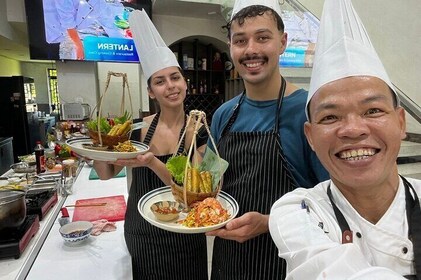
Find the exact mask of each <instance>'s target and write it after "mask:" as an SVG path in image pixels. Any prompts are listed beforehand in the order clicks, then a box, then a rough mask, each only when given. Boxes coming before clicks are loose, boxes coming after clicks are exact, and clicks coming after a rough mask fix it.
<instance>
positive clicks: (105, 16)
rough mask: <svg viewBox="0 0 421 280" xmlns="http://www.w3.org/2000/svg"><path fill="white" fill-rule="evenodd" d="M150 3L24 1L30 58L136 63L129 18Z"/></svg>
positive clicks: (149, 10) (135, 0) (147, 8)
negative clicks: (135, 11)
mask: <svg viewBox="0 0 421 280" xmlns="http://www.w3.org/2000/svg"><path fill="white" fill-rule="evenodd" d="M140 9H144V10H145V11H146V12H147V13H148V15H149V17H151V14H152V4H151V1H150V0H25V10H26V16H27V23H28V37H29V51H30V57H31V59H38V60H82V61H109V62H138V61H139V57H138V55H137V52H136V48H135V45H134V42H133V39H132V34H131V31H130V26H129V21H128V18H129V15H130V13H131V12H132V11H133V10H140Z"/></svg>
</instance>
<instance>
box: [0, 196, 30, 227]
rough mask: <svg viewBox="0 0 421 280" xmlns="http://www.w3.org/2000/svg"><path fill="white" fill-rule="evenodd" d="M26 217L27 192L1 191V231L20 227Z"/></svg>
mask: <svg viewBox="0 0 421 280" xmlns="http://www.w3.org/2000/svg"><path fill="white" fill-rule="evenodd" d="M25 217H26V203H25V191H23V190H2V191H0V230H2V229H3V228H15V227H18V226H20V225H21V224H22V223H23V221H24V220H25Z"/></svg>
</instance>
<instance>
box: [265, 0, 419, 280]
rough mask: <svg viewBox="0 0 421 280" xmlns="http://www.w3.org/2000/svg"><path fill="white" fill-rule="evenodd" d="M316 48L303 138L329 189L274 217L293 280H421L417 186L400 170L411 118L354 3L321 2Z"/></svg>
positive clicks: (306, 192)
mask: <svg viewBox="0 0 421 280" xmlns="http://www.w3.org/2000/svg"><path fill="white" fill-rule="evenodd" d="M317 44H318V45H317V47H316V54H315V60H314V68H313V73H312V77H311V83H310V90H309V98H308V101H307V108H306V113H307V116H308V122H307V123H306V124H305V134H306V136H307V139H308V141H309V143H310V145H311V147H312V148H313V150H314V151H315V152H316V154H317V156H318V157H319V158H320V160H321V162H322V163H323V165H324V166H325V167H326V169H327V170H328V171H329V174H330V177H331V180H328V181H325V182H322V183H320V184H318V185H316V186H315V187H314V188H313V189H297V190H295V191H293V192H291V193H289V194H287V195H285V196H283V197H282V198H281V199H279V200H278V201H277V202H276V203H275V204H274V206H273V207H272V210H271V214H270V219H269V225H270V233H271V235H272V238H273V240H274V241H275V243H276V245H277V247H278V249H279V256H280V257H281V258H284V259H285V260H286V261H287V264H288V267H287V272H288V273H287V279H404V277H405V278H408V279H420V276H421V256H420V255H418V254H420V253H421V251H420V249H418V248H417V246H418V247H420V246H421V244H420V242H421V239H420V238H421V211H420V204H419V200H418V194H421V181H420V180H415V179H410V178H407V179H406V178H404V177H400V176H399V174H398V167H397V163H396V159H397V156H398V153H399V148H400V144H401V140H402V139H404V138H405V128H406V127H405V111H404V109H403V108H402V107H399V98H398V96H397V94H396V93H395V92H394V90H393V85H392V83H391V82H390V80H389V78H388V76H387V74H386V71H385V70H384V67H383V65H382V63H381V61H380V60H379V58H378V56H377V54H376V52H375V50H374V48H373V46H372V45H371V42H370V39H369V37H368V36H367V33H366V30H365V28H364V26H363V25H362V23H361V21H360V19H359V17H358V15H357V14H356V12H355V10H354V8H353V7H352V4H351V1H350V0H326V1H325V5H324V10H323V15H322V20H321V25H320V31H319V38H318V41H317ZM417 276H418V278H416V277H417Z"/></svg>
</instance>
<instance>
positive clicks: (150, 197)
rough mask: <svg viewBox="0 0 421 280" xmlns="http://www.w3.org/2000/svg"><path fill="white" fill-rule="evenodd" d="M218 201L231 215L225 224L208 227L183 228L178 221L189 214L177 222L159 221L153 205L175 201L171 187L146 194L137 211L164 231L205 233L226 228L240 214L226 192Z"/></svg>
mask: <svg viewBox="0 0 421 280" xmlns="http://www.w3.org/2000/svg"><path fill="white" fill-rule="evenodd" d="M216 199H217V200H218V201H219V202H220V203H221V205H222V207H224V208H225V209H227V211H228V213H229V214H230V215H231V216H230V218H229V219H228V220H226V221H225V222H223V223H220V224H217V225H213V226H207V227H197V228H189V227H186V226H183V225H182V224H180V223H178V222H177V221H179V220H183V219H185V218H186V216H187V213H180V218H179V219H178V220H177V221H171V222H163V221H160V220H158V219H157V218H156V217H155V216H154V214H153V213H152V211H151V205H152V204H154V203H155V202H158V201H160V200H170V201H171V200H174V196H173V194H172V192H171V187H170V186H166V187H162V188H158V189H155V190H152V191H150V192H148V193H147V194H145V195H144V196H143V197H142V198H141V199H140V200H139V202H138V204H137V209H138V210H139V213H140V215H142V217H143V218H144V219H145V220H146V221H148V222H149V223H150V224H152V225H154V226H156V227H159V228H161V229H164V230H168V231H172V232H177V233H203V232H208V231H211V230H215V229H218V228H221V227H223V226H225V225H226V224H227V223H228V222H229V221H231V220H232V219H234V217H235V216H237V214H238V203H237V201H235V199H234V198H233V197H232V196H230V195H229V194H227V193H226V192H223V191H221V192H220V193H219V195H218V196H217V197H216Z"/></svg>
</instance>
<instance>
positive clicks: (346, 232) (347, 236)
mask: <svg viewBox="0 0 421 280" xmlns="http://www.w3.org/2000/svg"><path fill="white" fill-rule="evenodd" d="M327 196H328V197H329V200H330V203H331V204H332V208H333V212H335V217H336V220H338V224H339V227H340V228H341V232H342V244H346V243H352V230H351V228H350V227H349V224H348V222H347V221H346V219H345V217H344V215H343V214H342V212H341V210H339V208H338V207H337V206H336V204H335V202H333V196H332V191H331V190H330V184H329V186H328V187H327Z"/></svg>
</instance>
